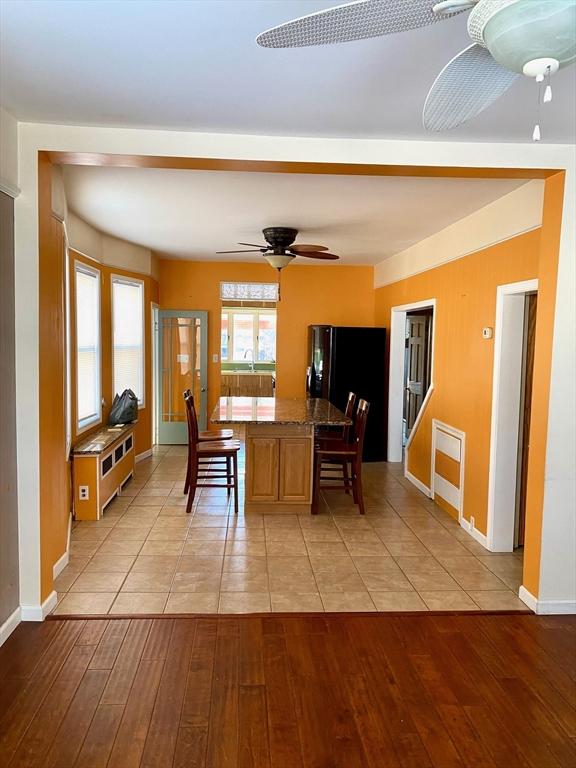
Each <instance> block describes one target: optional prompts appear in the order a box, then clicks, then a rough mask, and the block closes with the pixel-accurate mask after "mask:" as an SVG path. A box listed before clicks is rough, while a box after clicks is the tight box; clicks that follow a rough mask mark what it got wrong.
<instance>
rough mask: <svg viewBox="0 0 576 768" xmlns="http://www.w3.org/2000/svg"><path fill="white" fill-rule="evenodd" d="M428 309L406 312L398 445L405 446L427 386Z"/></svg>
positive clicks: (429, 333)
mask: <svg viewBox="0 0 576 768" xmlns="http://www.w3.org/2000/svg"><path fill="white" fill-rule="evenodd" d="M431 341H432V309H431V308H430V307H428V308H426V309H423V310H420V311H417V312H408V313H407V314H406V342H405V353H404V412H403V416H402V445H403V446H406V443H407V442H408V440H409V438H410V434H411V432H412V430H413V428H414V425H415V424H416V420H417V418H418V414H419V413H420V409H421V408H422V405H423V403H424V398H425V397H426V392H428V387H429V385H430V370H431V362H432V361H431V351H432V344H431Z"/></svg>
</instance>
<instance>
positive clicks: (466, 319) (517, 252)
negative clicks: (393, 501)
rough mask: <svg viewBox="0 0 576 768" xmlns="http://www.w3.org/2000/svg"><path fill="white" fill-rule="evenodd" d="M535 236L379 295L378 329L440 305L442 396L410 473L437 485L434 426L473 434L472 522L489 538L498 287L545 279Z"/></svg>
mask: <svg viewBox="0 0 576 768" xmlns="http://www.w3.org/2000/svg"><path fill="white" fill-rule="evenodd" d="M539 256H540V231H539V230H535V231H532V232H528V233H527V234H524V235H521V236H519V237H515V238H513V239H511V240H507V241H505V242H502V243H499V244H498V245H494V246H492V247H491V248H486V249H485V250H482V251H479V252H478V253H474V254H471V255H470V256H466V257H464V258H461V259H458V260H457V261H453V262H450V263H448V264H445V265H443V266H441V267H438V268H436V269H431V270H428V271H427V272H422V273H421V274H418V275H415V276H414V277H410V278H408V279H406V280H402V281H400V282H398V283H394V284H392V285H388V286H385V287H383V288H379V289H378V290H376V324H377V325H384V326H386V327H388V328H389V327H390V311H391V308H392V307H393V306H398V305H401V304H408V303H410V302H415V301H421V300H425V299H432V298H435V299H436V319H435V323H436V325H435V345H434V374H433V378H434V392H433V393H432V396H431V398H430V401H429V404H428V407H427V409H426V412H425V414H424V416H423V418H422V420H421V422H420V425H419V427H418V430H417V433H416V435H415V437H414V439H413V442H412V445H411V447H410V453H409V470H410V472H411V473H412V474H413V475H415V476H416V477H417V478H418V479H419V480H421V481H422V482H423V483H424V484H425V485H427V486H429V485H430V452H431V435H432V419H433V418H436V419H439V420H440V421H442V422H444V423H445V424H449V425H450V426H453V427H455V428H456V429H460V430H462V431H463V432H465V433H466V463H465V479H464V517H466V518H467V519H468V518H470V516H474V518H475V523H476V527H477V528H478V529H479V530H480V531H482V532H484V533H485V532H486V522H487V503H488V467H489V455H490V421H491V408H492V363H493V356H494V341H493V339H492V340H485V339H483V338H482V328H483V327H484V326H491V327H493V326H494V319H495V311H496V287H497V286H498V285H501V284H504V283H513V282H518V281H520V280H528V279H532V278H536V277H538V263H539Z"/></svg>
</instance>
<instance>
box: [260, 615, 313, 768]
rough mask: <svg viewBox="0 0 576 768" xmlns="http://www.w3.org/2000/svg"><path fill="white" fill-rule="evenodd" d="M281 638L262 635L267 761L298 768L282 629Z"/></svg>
mask: <svg viewBox="0 0 576 768" xmlns="http://www.w3.org/2000/svg"><path fill="white" fill-rule="evenodd" d="M280 627H281V629H282V633H281V634H277V633H273V634H272V633H270V634H265V637H264V640H263V648H262V651H263V663H264V679H265V684H266V703H267V712H268V734H269V743H270V757H271V763H272V766H274V768H302V765H303V763H302V747H301V744H300V736H299V733H298V720H297V717H296V709H295V705H294V690H293V687H292V680H291V677H290V670H289V668H288V660H287V653H286V642H285V639H284V632H283V625H282V624H280Z"/></svg>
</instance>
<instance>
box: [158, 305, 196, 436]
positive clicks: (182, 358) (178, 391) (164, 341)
mask: <svg viewBox="0 0 576 768" xmlns="http://www.w3.org/2000/svg"><path fill="white" fill-rule="evenodd" d="M156 318H157V319H156V339H157V345H156V346H157V354H158V365H157V386H156V393H157V406H156V414H157V416H156V417H157V420H158V428H157V434H158V443H160V445H184V444H186V443H187V442H188V427H187V423H186V408H185V405H184V397H183V394H184V391H185V390H186V389H190V390H191V391H192V394H193V395H194V404H195V406H196V411H197V413H198V425H199V428H200V429H206V421H207V414H206V408H207V349H208V345H207V338H208V313H207V312H203V311H194V310H167V309H160V310H158V311H157V313H156Z"/></svg>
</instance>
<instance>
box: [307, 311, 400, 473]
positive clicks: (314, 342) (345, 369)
mask: <svg viewBox="0 0 576 768" xmlns="http://www.w3.org/2000/svg"><path fill="white" fill-rule="evenodd" d="M306 392H307V394H308V396H309V397H323V398H325V399H326V400H330V402H331V403H333V404H334V405H335V406H336V407H337V408H340V410H342V411H343V410H344V408H345V407H346V401H347V399H348V393H349V392H355V393H356V394H357V395H358V397H359V398H364V399H365V400H368V402H369V403H370V411H369V414H368V422H367V425H366V436H365V438H364V457H363V458H364V461H385V459H386V402H387V385H386V329H385V328H348V327H336V326H333V325H309V326H308V364H307V373H306Z"/></svg>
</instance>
